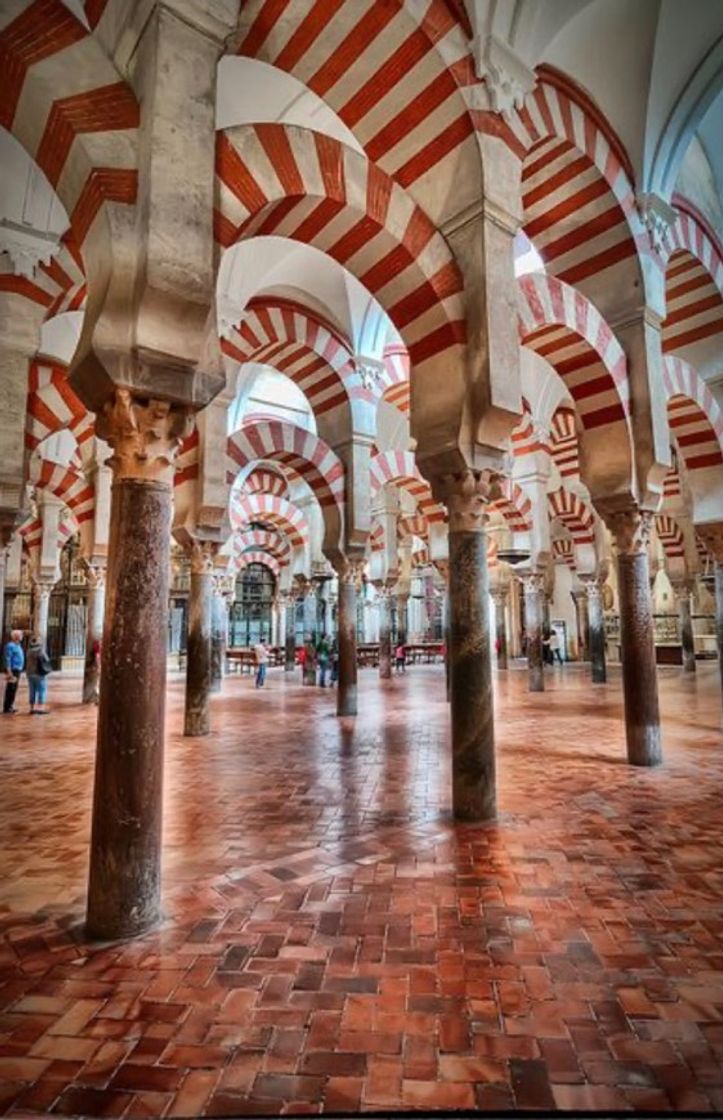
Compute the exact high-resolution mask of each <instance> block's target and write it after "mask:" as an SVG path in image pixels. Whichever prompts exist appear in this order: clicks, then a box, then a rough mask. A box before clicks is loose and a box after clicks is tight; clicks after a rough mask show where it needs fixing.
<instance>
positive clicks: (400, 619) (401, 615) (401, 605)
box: [397, 593, 409, 644]
mask: <svg viewBox="0 0 723 1120" xmlns="http://www.w3.org/2000/svg"><path fill="white" fill-rule="evenodd" d="M408 605H409V595H408V594H406V593H405V594H403V595H397V642H401V643H402V644H404V643H405V642H406V641H407V634H408V632H409V630H408V624H407V608H408Z"/></svg>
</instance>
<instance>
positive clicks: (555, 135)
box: [509, 67, 650, 285]
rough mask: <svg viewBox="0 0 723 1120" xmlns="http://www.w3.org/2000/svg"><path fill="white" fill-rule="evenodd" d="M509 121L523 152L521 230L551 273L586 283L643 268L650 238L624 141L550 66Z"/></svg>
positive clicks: (612, 281) (584, 95)
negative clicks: (642, 257)
mask: <svg viewBox="0 0 723 1120" xmlns="http://www.w3.org/2000/svg"><path fill="white" fill-rule="evenodd" d="M539 70H540V72H541V77H542V80H541V81H540V82H539V83H538V85H537V87H536V88H535V90H534V91H533V92H532V93H531V94H529V95H528V97H527V98H526V99H525V103H524V106H523V108H522V109H520V110H519V111H518V112H517V113H516V114H514V115H513V117H512V118H511V120H510V122H509V126H510V132H511V139H512V146H513V147H516V150H517V151H518V153H519V154H520V155H521V156H522V157H523V159H524V163H523V170H522V204H523V212H524V222H523V229H524V230H525V233H526V234H527V236H528V237H529V238H530V240H531V241H532V242H533V243H534V245H535V248H536V249H537V250H538V252H539V253H540V256H541V257H542V258H543V260H544V261H545V264H546V267H547V269H548V271H549V272H552V273H553V274H554V275H555V276H557V277H559V278H560V279H561V280H564V281H565V282H566V283H568V284H576V285H584V283H585V281H586V280H587V279H588V278H589V277H592V276H595V275H597V274H599V273H601V272H603V271H607V272H608V273H609V278H610V282H611V283H613V284H614V283H615V282H616V274H618V273H619V272H620V270H621V269H629V268H630V267H633V268H635V269H636V270H637V272H638V273H639V272H640V262H639V254H648V253H649V252H650V241H649V239H648V236H647V234H646V231H645V228H644V226H643V223H642V221H641V218H640V215H639V213H638V210H637V208H636V205H635V192H634V187H633V182H634V178H633V173H632V168H631V166H630V161H629V159H628V157H627V154H626V152H625V149H624V147H623V145H622V144H621V142H620V140H619V138H618V137H617V136H616V135H615V133H614V131H613V129H612V128H611V126H610V124H609V123H608V122H607V120H606V119H605V118H604V117H603V115H602V114H601V113H600V111H599V110H598V109H597V108H596V106H595V105H594V104H593V102H592V101H591V100H590V99H589V98H588V97H587V96H586V94H585V93H584V91H583V90H581V89H580V88H579V87H577V86H576V85H575V84H574V83H572V82H571V81H569V79H567V78H565V76H564V75H562V74H559V73H558V72H556V71H553V70H552V69H551V68H549V67H544V68H539Z"/></svg>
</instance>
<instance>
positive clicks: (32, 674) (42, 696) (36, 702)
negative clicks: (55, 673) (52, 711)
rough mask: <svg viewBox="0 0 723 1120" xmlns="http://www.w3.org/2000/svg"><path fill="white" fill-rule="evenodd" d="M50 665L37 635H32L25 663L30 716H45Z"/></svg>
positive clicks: (46, 712)
mask: <svg viewBox="0 0 723 1120" xmlns="http://www.w3.org/2000/svg"><path fill="white" fill-rule="evenodd" d="M50 669H51V665H50V658H49V657H48V654H47V651H46V649H45V646H44V645H43V643H42V642H41V640H40V638H38V637H37V635H35V634H34V635H33V637H32V638H31V639H30V645H29V646H28V656H27V660H26V663H25V672H26V673H27V675H28V688H29V690H30V715H31V716H46V715H47V714H48V709H47V707H46V706H45V705H46V701H47V696H48V675H49V673H50Z"/></svg>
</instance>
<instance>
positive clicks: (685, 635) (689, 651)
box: [673, 581, 696, 673]
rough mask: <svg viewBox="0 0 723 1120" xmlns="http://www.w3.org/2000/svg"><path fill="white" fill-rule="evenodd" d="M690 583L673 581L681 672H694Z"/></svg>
mask: <svg viewBox="0 0 723 1120" xmlns="http://www.w3.org/2000/svg"><path fill="white" fill-rule="evenodd" d="M692 589H693V588H692V584H691V583H689V582H688V581H686V582H684V583H675V584H674V585H673V591H674V592H675V597H676V599H677V600H678V617H679V619H680V644H681V647H682V652H683V672H684V673H694V672H695V670H696V666H695V639H694V638H693V619H692V618H691V611H690V595H691V591H692Z"/></svg>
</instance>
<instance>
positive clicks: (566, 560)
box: [552, 537, 576, 569]
mask: <svg viewBox="0 0 723 1120" xmlns="http://www.w3.org/2000/svg"><path fill="white" fill-rule="evenodd" d="M552 557H553V560H554V561H555V563H556V564H567V566H568V568H572V569H574V568H575V566H576V565H575V546H574V544H573V543H572V541H571V540H570V538H569V537H557V538H556V539H555V540H554V541H553V542H552Z"/></svg>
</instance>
